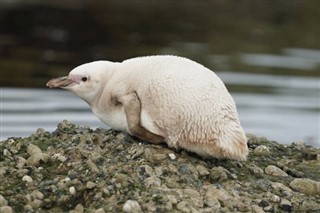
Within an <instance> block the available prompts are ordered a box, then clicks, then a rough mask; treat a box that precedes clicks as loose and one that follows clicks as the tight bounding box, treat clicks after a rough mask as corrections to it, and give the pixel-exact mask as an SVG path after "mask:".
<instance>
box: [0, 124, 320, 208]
mask: <svg viewBox="0 0 320 213" xmlns="http://www.w3.org/2000/svg"><path fill="white" fill-rule="evenodd" d="M248 138H249V141H248V146H249V149H250V154H249V156H248V160H247V161H245V162H238V161H232V160H220V159H202V158H200V157H198V156H196V155H194V154H192V153H187V152H186V151H180V152H179V151H175V150H172V149H169V148H168V147H166V146H165V145H163V146H161V145H153V144H149V143H145V142H141V141H136V140H135V139H133V138H131V137H130V136H128V135H124V134H123V133H121V132H116V131H113V130H104V129H95V130H92V129H90V128H86V127H81V126H77V125H74V124H72V123H70V122H68V121H63V122H62V123H60V124H59V125H58V128H57V129H56V130H55V131H54V132H52V133H49V132H46V131H44V130H43V129H39V130H38V131H37V132H36V133H34V134H32V135H31V136H30V137H26V138H14V137H12V138H9V139H7V140H4V141H2V142H0V152H1V155H0V179H1V182H0V208H1V211H10V210H11V211H14V212H34V211H40V212H79V211H81V212H83V211H84V212H121V211H125V212H230V211H235V212H289V211H296V212H300V211H311V212H312V211H317V210H319V209H320V192H319V184H320V176H319V175H318V174H319V167H320V161H319V156H320V149H317V148H314V147H311V146H307V145H304V144H302V143H298V144H292V145H289V146H286V145H282V144H279V143H277V142H275V141H269V140H267V139H266V138H259V137H256V136H254V135H248ZM257 147H260V148H258V149H256V148H257ZM261 147H262V148H263V149H262V148H261ZM254 150H256V152H254ZM257 150H258V151H257ZM260 150H262V151H263V153H262V152H260ZM265 150H268V151H267V152H265ZM260 153H262V154H260ZM34 155H35V156H38V157H32V156H34ZM31 157H32V158H35V159H36V160H32V161H31V160H29V162H28V159H30V158H31ZM32 158H31V159H32ZM270 168H271V169H270ZM274 168H276V169H274ZM274 172H276V173H274ZM278 172H280V174H281V175H274V174H278ZM284 174H287V175H284ZM304 184H305V185H304ZM310 186H311V187H310ZM313 186H315V187H313ZM307 189H308V190H307Z"/></svg>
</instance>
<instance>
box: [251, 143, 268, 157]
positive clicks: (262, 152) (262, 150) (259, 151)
mask: <svg viewBox="0 0 320 213" xmlns="http://www.w3.org/2000/svg"><path fill="white" fill-rule="evenodd" d="M253 154H255V155H259V156H266V155H269V154H270V150H269V148H268V147H266V146H264V145H260V146H257V147H256V148H255V149H254V150H253Z"/></svg>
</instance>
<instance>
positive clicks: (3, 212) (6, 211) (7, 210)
mask: <svg viewBox="0 0 320 213" xmlns="http://www.w3.org/2000/svg"><path fill="white" fill-rule="evenodd" d="M12 212H13V211H12V208H11V206H2V207H0V213H12Z"/></svg>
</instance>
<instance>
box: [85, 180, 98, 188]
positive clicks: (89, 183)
mask: <svg viewBox="0 0 320 213" xmlns="http://www.w3.org/2000/svg"><path fill="white" fill-rule="evenodd" d="M96 185H97V184H95V183H94V182H92V181H88V182H87V185H86V188H87V189H93V188H94V187H96Z"/></svg>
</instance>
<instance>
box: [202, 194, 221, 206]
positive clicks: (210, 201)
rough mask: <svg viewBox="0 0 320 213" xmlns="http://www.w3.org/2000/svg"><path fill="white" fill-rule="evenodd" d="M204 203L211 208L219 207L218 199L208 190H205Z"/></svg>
mask: <svg viewBox="0 0 320 213" xmlns="http://www.w3.org/2000/svg"><path fill="white" fill-rule="evenodd" d="M204 203H205V204H206V205H207V206H210V207H212V208H213V209H217V208H220V207H221V205H220V202H219V201H218V199H217V198H216V197H215V196H214V195H213V194H212V192H211V191H209V190H208V191H207V193H206V195H205V200H204Z"/></svg>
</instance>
